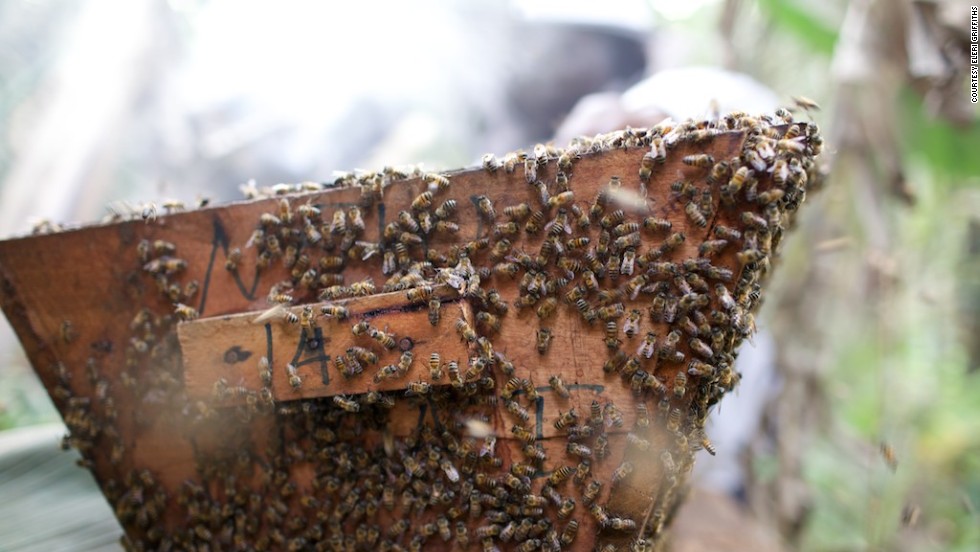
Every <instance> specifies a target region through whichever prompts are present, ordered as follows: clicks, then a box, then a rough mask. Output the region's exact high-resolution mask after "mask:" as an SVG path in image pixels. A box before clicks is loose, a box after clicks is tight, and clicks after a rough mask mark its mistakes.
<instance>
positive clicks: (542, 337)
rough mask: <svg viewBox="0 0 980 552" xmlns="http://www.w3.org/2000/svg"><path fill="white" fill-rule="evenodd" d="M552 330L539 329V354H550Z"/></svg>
mask: <svg viewBox="0 0 980 552" xmlns="http://www.w3.org/2000/svg"><path fill="white" fill-rule="evenodd" d="M551 339H552V335H551V330H549V329H548V328H539V329H538V331H537V349H538V354H541V355H543V354H545V353H547V352H548V347H550V346H551Z"/></svg>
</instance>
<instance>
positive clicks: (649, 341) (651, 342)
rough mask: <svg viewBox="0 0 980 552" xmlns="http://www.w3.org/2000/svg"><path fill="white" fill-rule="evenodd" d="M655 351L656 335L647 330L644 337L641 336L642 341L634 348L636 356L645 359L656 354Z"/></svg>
mask: <svg viewBox="0 0 980 552" xmlns="http://www.w3.org/2000/svg"><path fill="white" fill-rule="evenodd" d="M656 351H657V335H656V334H654V333H653V332H647V335H646V337H645V338H643V343H640V346H639V347H637V349H636V356H641V357H643V358H646V359H650V358H652V357H653V355H654V354H656Z"/></svg>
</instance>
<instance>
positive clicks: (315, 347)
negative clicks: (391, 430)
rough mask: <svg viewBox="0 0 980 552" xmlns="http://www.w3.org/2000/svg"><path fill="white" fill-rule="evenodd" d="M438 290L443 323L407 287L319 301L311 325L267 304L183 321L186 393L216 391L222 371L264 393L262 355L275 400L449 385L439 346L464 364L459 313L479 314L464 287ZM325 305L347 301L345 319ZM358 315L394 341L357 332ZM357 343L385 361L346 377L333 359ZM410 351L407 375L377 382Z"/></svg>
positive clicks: (238, 384) (232, 399) (198, 395)
mask: <svg viewBox="0 0 980 552" xmlns="http://www.w3.org/2000/svg"><path fill="white" fill-rule="evenodd" d="M435 295H437V296H438V295H442V296H443V297H442V300H443V301H444V304H443V306H442V308H441V309H440V313H441V319H440V321H439V324H438V325H437V326H433V325H431V324H430V323H429V309H428V305H427V303H412V302H409V301H408V300H407V298H406V292H395V293H386V294H377V295H371V296H367V297H363V298H354V299H345V300H341V301H333V302H329V303H317V304H314V305H312V306H313V309H314V312H315V313H316V316H317V319H316V321H315V322H314V327H313V328H312V329H311V328H303V327H302V326H301V325H300V324H298V323H297V324H290V323H288V322H286V321H285V320H284V319H283V317H282V316H278V315H277V316H275V317H274V318H273V319H271V320H261V317H262V316H263V315H265V314H266V311H253V312H247V313H242V314H235V315H226V316H220V317H212V318H205V319H200V320H195V321H192V322H187V323H183V324H180V325H179V326H178V329H177V335H178V336H179V338H180V343H181V350H182V354H183V363H184V378H185V385H186V390H187V394H188V396H189V397H190V398H192V399H203V398H208V397H211V396H212V395H213V394H214V393H213V392H214V384H215V382H217V381H218V380H219V379H223V380H224V381H225V382H227V383H228V385H229V386H231V387H234V388H241V389H243V390H244V391H247V392H248V393H257V392H259V391H260V390H261V389H262V387H263V383H262V381H261V377H260V374H259V363H260V358H265V359H267V360H268V361H269V367H270V369H271V370H272V385H271V386H270V388H271V392H272V396H273V397H274V399H275V400H276V401H289V400H298V399H309V398H317V397H332V396H334V395H360V394H363V393H367V392H368V391H393V390H405V389H406V388H407V386H408V384H409V383H410V382H417V381H419V382H421V381H424V382H426V383H430V384H433V385H448V384H449V378H448V374H447V373H445V370H443V372H444V373H443V378H442V379H441V380H439V381H432V378H431V377H430V374H429V355H430V354H431V353H433V352H437V353H440V354H441V355H442V357H443V358H444V359H445V362H448V361H449V360H456V361H457V362H459V364H460V365H461V366H462V367H463V369H465V367H466V361H467V359H468V358H469V353H468V351H467V347H466V343H465V342H464V341H463V340H462V339H461V338H460V337H459V334H458V333H456V331H455V330H454V325H455V322H456V320H458V319H460V318H463V319H466V317H467V316H469V317H470V318H472V315H471V314H470V311H469V309H468V308H464V307H465V305H464V302H463V300H462V299H461V298H459V297H458V295H456V294H454V293H448V292H445V291H440V292H436V293H435ZM323 305H329V306H336V307H343V308H345V309H348V311H349V315H348V316H347V318H345V319H343V320H338V319H336V318H330V317H323V316H321V315H320V307H321V306H323ZM301 311H302V307H293V308H291V309H289V312H292V313H294V314H296V315H297V316H300V315H301V314H302V313H301ZM256 320H260V321H259V322H256ZM359 322H367V323H368V324H371V325H373V326H375V327H378V329H381V330H382V331H384V332H385V333H387V334H391V335H392V336H394V337H393V339H394V341H395V344H396V345H395V347H394V348H393V349H386V348H385V347H382V346H381V345H379V344H378V343H377V342H376V341H375V340H373V339H372V338H371V337H370V336H368V335H361V336H355V335H353V333H352V332H351V327H352V325H354V324H357V323H359ZM470 323H472V320H470ZM311 330H312V331H311ZM355 346H356V347H362V348H365V349H368V350H370V351H371V352H372V353H374V354H375V355H377V358H378V362H377V363H376V364H374V365H365V366H364V373H363V374H361V375H359V376H358V377H354V378H347V377H344V376H343V375H342V374H341V372H340V371H339V370H338V369H337V368H336V366H335V364H334V359H336V358H337V357H338V356H343V355H345V354H346V351H347V350H348V348H350V347H355ZM405 351H411V353H412V355H413V357H414V361H413V363H412V365H411V368H410V369H409V371H408V372H407V373H406V374H404V375H403V376H401V377H398V378H393V379H384V380H382V381H381V382H380V383H375V382H374V379H373V376H374V374H376V373H377V372H378V371H379V370H380V369H381V368H382V367H383V366H385V365H387V364H398V363H399V361H400V357H401V355H402V353H403V352H405ZM289 364H292V365H293V366H295V367H296V371H297V373H298V374H299V377H300V379H301V381H302V385H301V386H300V387H298V388H294V387H292V385H290V382H289V378H288V372H287V368H286V367H287V365H289ZM244 401H245V398H244V396H243V395H241V394H238V393H234V392H232V393H231V394H230V396H229V397H228V398H226V399H223V400H222V401H221V403H222V404H224V405H226V406H227V405H231V404H240V403H242V402H244Z"/></svg>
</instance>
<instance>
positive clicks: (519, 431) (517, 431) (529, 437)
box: [510, 405, 534, 444]
mask: <svg viewBox="0 0 980 552" xmlns="http://www.w3.org/2000/svg"><path fill="white" fill-rule="evenodd" d="M518 406H520V405H518ZM510 431H511V433H513V434H514V436H515V437H517V438H518V439H520V440H521V441H524V442H525V443H528V444H530V443H533V442H534V434H533V433H531V432H530V431H528V430H527V428H526V427H524V426H522V425H517V424H515V425H514V426H513V427H511V428H510Z"/></svg>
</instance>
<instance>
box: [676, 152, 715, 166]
mask: <svg viewBox="0 0 980 552" xmlns="http://www.w3.org/2000/svg"><path fill="white" fill-rule="evenodd" d="M681 162H682V163H684V164H685V165H688V166H691V167H698V168H701V169H707V168H709V167H711V166H713V165H714V164H715V158H714V157H712V156H710V155H708V154H706V153H699V154H695V155H685V156H684V158H683V159H681Z"/></svg>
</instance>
